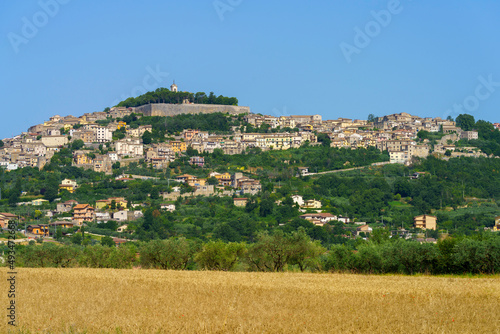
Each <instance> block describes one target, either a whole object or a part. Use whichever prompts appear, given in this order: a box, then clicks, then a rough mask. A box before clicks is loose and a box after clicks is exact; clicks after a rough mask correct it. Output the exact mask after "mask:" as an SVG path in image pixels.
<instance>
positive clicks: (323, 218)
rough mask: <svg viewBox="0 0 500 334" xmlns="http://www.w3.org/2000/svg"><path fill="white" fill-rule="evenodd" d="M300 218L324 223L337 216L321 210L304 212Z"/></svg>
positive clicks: (335, 218)
mask: <svg viewBox="0 0 500 334" xmlns="http://www.w3.org/2000/svg"><path fill="white" fill-rule="evenodd" d="M300 218H302V219H306V220H309V221H314V220H316V221H319V222H321V223H322V224H326V223H328V222H330V221H333V220H337V216H334V215H332V214H331V213H328V212H321V213H306V214H303V215H301V216H300Z"/></svg>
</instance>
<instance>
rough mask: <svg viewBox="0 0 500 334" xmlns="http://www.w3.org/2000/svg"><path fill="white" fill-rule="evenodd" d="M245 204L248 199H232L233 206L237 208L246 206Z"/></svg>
mask: <svg viewBox="0 0 500 334" xmlns="http://www.w3.org/2000/svg"><path fill="white" fill-rule="evenodd" d="M247 202H248V198H244V197H242V198H234V199H233V203H234V206H237V207H242V206H246V205H247Z"/></svg>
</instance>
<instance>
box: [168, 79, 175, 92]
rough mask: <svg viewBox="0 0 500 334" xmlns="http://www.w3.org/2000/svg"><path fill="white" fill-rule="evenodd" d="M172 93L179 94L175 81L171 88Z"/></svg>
mask: <svg viewBox="0 0 500 334" xmlns="http://www.w3.org/2000/svg"><path fill="white" fill-rule="evenodd" d="M170 91H172V92H177V85H176V84H175V80H174V83H173V84H172V85H171V86H170Z"/></svg>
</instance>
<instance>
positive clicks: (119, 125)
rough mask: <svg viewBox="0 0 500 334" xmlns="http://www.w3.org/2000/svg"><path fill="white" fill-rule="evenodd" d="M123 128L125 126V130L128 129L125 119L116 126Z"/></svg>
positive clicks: (118, 128)
mask: <svg viewBox="0 0 500 334" xmlns="http://www.w3.org/2000/svg"><path fill="white" fill-rule="evenodd" d="M121 128H125V130H126V129H127V123H125V122H123V121H120V122H118V125H117V126H116V129H117V130H120V129H121Z"/></svg>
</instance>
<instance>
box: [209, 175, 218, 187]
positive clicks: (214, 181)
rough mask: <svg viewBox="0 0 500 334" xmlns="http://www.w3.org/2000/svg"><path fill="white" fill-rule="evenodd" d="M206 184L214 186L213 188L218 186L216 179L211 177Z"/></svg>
mask: <svg viewBox="0 0 500 334" xmlns="http://www.w3.org/2000/svg"><path fill="white" fill-rule="evenodd" d="M207 183H208V184H209V185H214V186H215V185H218V184H219V180H217V178H216V177H214V176H211V177H209V178H208V179H207Z"/></svg>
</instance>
